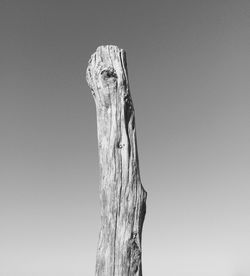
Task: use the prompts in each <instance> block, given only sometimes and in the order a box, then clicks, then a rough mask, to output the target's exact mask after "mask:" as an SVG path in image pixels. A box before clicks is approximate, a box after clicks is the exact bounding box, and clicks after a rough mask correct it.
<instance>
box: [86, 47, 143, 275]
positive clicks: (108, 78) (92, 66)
mask: <svg viewBox="0 0 250 276" xmlns="http://www.w3.org/2000/svg"><path fill="white" fill-rule="evenodd" d="M87 82H88V85H89V87H90V89H91V92H92V95H93V97H94V100H95V104H96V113H97V132H98V152H99V163H100V201H101V230H100V234H99V241H98V249H97V259H96V272H95V275H96V276H141V275H142V266H141V255H142V250H141V237H142V227H143V221H144V217H145V213H146V197H147V193H146V191H145V190H144V188H143V186H142V184H141V180H140V172H139V162H138V152H137V144H136V131H135V111H134V107H133V103H132V99H131V95H130V89H129V81H128V72H127V65H126V55H125V51H124V50H122V49H119V48H118V47H116V46H112V45H109V46H100V47H98V48H97V50H96V52H95V53H94V54H93V55H92V56H91V59H90V61H89V65H88V68H87Z"/></svg>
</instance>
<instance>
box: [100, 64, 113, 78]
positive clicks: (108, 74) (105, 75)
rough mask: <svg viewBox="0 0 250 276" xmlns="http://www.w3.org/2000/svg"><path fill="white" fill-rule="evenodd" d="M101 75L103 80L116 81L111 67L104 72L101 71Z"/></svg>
mask: <svg viewBox="0 0 250 276" xmlns="http://www.w3.org/2000/svg"><path fill="white" fill-rule="evenodd" d="M101 75H102V77H103V79H104V80H107V79H109V78H116V79H117V74H116V72H115V69H114V68H112V67H109V68H107V69H105V70H102V72H101Z"/></svg>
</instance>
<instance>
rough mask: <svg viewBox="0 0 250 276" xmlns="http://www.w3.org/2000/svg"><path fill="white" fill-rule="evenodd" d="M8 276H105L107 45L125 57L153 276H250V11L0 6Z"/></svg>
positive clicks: (44, 1)
mask: <svg viewBox="0 0 250 276" xmlns="http://www.w3.org/2000/svg"><path fill="white" fill-rule="evenodd" d="M0 35H1V41H0V130H1V136H0V141H1V142H0V156H1V158H0V168H1V174H0V275H1V276H80V275H81V276H90V275H94V269H95V253H96V246H97V238H98V232H99V226H100V225H99V224H100V222H99V211H100V210H99V197H98V185H99V171H98V155H97V138H96V136H97V135H96V115H95V104H94V101H93V99H92V96H91V93H90V91H89V88H88V87H87V84H86V81H85V70H86V67H87V62H88V59H89V58H90V55H91V54H92V53H93V52H94V51H95V49H96V47H97V46H99V45H103V44H116V45H118V46H119V47H121V48H124V49H125V50H126V51H127V56H128V70H129V77H130V84H131V93H132V97H133V101H134V105H135V110H136V125H137V136H138V137H137V138H138V148H139V157H140V169H141V177H142V182H143V185H144V187H145V189H146V190H147V191H148V201H147V215H146V219H145V224H144V231H143V271H144V276H153V275H169V276H184V275H185V276H249V275H250V169H249V166H250V108H249V106H250V93H249V92H250V91H249V87H250V76H249V74H250V1H240V0H239V1H236V0H235V1H230V0H229V1H211V0H210V1H198V0H197V1H188V0H185V1H178V0H177V1H166V0H165V1H142V0H140V1H138V0H137V1H118V0H117V1H108V0H106V1H80V0H79V1H76V0H71V1H62V0H60V1H59V0H57V1H54V0H50V1H49V0H40V1H36V0H30V1H27V0H23V1H20V0H19V1H18V0H0Z"/></svg>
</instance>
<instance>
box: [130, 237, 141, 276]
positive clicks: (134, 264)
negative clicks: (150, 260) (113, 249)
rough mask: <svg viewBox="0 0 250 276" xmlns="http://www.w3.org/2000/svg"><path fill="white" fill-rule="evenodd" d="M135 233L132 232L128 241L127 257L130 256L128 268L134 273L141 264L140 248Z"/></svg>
mask: <svg viewBox="0 0 250 276" xmlns="http://www.w3.org/2000/svg"><path fill="white" fill-rule="evenodd" d="M137 239H138V237H137V233H132V237H131V238H130V240H129V242H128V255H129V256H128V257H129V258H130V268H131V271H132V272H133V273H136V272H137V270H138V268H139V266H140V264H141V249H140V247H139V246H138V241H137Z"/></svg>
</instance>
